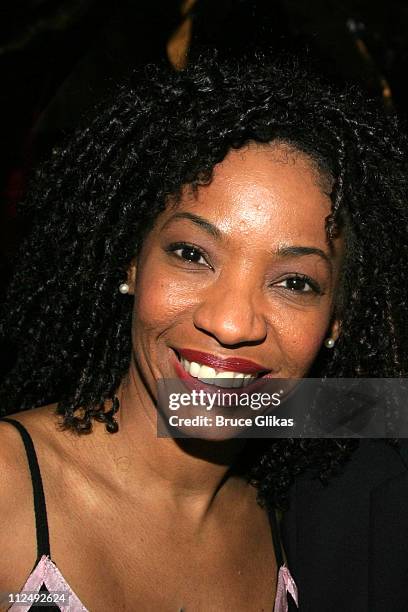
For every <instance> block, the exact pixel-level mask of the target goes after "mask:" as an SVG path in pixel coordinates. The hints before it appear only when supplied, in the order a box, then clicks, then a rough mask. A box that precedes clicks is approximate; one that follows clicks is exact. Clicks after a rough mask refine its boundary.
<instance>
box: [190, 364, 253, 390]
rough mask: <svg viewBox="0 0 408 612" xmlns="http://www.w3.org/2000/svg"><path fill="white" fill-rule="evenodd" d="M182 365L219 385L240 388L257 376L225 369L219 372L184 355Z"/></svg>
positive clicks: (208, 381)
mask: <svg viewBox="0 0 408 612" xmlns="http://www.w3.org/2000/svg"><path fill="white" fill-rule="evenodd" d="M181 365H182V366H183V369H184V370H185V371H186V372H187V373H188V374H190V376H193V377H194V378H198V380H202V381H204V382H206V383H207V384H212V385H217V386H218V387H225V388H228V387H234V388H237V389H238V388H240V387H246V386H247V385H249V384H250V383H251V382H252V381H253V380H255V378H256V376H252V375H251V374H243V373H242V372H225V371H224V370H221V371H219V372H217V371H216V370H215V369H214V368H210V367H209V366H207V365H201V364H199V363H197V362H196V361H191V362H190V361H187V359H184V357H182V358H181Z"/></svg>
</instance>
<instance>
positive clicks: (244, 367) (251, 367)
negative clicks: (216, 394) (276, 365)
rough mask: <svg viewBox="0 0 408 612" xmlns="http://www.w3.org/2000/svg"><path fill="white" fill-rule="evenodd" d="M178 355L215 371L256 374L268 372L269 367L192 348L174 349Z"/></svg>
mask: <svg viewBox="0 0 408 612" xmlns="http://www.w3.org/2000/svg"><path fill="white" fill-rule="evenodd" d="M176 352H177V353H178V355H179V356H180V357H184V359H187V361H190V362H192V361H194V362H196V363H199V364H201V365H206V366H209V367H210V368H214V370H217V371H224V372H241V373H243V374H252V375H253V376H256V375H258V374H261V373H266V372H269V371H270V369H269V368H267V367H266V366H263V365H261V364H259V363H256V362H254V361H250V360H248V359H242V358H239V357H227V358H226V359H223V358H222V357H217V356H215V355H210V354H209V353H203V352H201V351H196V350H193V349H176Z"/></svg>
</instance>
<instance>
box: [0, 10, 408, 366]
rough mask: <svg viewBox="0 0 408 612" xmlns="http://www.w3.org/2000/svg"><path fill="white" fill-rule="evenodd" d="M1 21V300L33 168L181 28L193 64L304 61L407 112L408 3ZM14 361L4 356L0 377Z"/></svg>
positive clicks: (53, 14)
mask: <svg viewBox="0 0 408 612" xmlns="http://www.w3.org/2000/svg"><path fill="white" fill-rule="evenodd" d="M186 15H187V17H186ZM0 17H1V19H0V78H1V85H0V134H1V147H0V193H1V203H0V299H2V296H3V294H4V288H5V287H6V284H7V280H8V279H9V277H10V274H11V271H12V260H13V256H14V254H15V253H16V249H17V247H18V244H19V242H20V240H21V237H22V235H23V234H24V232H25V231H26V229H27V228H26V227H24V226H23V224H22V223H21V222H20V221H19V220H18V218H17V216H16V204H17V202H18V200H19V199H20V198H21V197H22V195H23V194H24V189H25V185H26V180H27V175H28V174H29V171H30V168H32V167H33V165H35V164H36V163H37V162H38V161H39V160H41V159H42V158H43V157H44V156H47V155H49V154H50V153H51V150H52V147H53V146H54V145H55V144H56V143H57V142H58V141H59V140H60V139H61V138H62V137H63V136H65V135H66V134H69V133H70V132H71V131H72V130H73V128H74V126H75V125H76V124H77V123H78V121H79V118H80V117H81V115H82V114H83V113H84V112H85V111H86V110H87V109H88V108H90V107H91V106H92V105H93V104H94V102H95V101H96V100H97V99H98V98H99V97H100V96H101V95H103V94H104V93H107V92H108V91H109V89H110V88H111V87H112V86H113V85H114V84H115V83H117V82H118V81H120V80H121V79H122V78H123V77H124V76H126V74H127V73H128V72H129V71H130V70H131V69H132V68H133V67H140V66H141V65H143V64H146V63H148V62H151V61H155V60H160V59H161V60H164V61H168V62H169V63H170V61H169V55H168V50H167V48H168V44H169V40H170V39H171V37H172V36H173V38H174V36H175V32H182V31H183V28H184V29H185V28H187V29H188V31H189V32H190V41H189V45H188V49H189V57H194V56H195V55H197V54H198V53H199V51H200V49H201V48H202V47H207V46H210V47H217V48H218V49H219V51H220V53H221V54H228V55H239V54H240V53H242V52H244V51H246V50H247V49H248V48H249V47H251V46H257V47H262V46H265V47H268V48H272V50H274V51H275V50H276V52H280V51H285V50H298V51H299V52H300V53H302V54H304V53H305V52H306V53H308V54H309V56H310V58H311V60H313V61H314V63H315V65H316V66H317V67H318V69H319V70H320V71H321V72H326V73H329V75H330V76H331V77H332V78H335V79H337V80H340V81H342V80H347V81H353V82H358V83H359V84H360V85H361V86H362V87H363V88H365V89H366V90H367V94H368V95H371V96H376V97H378V98H379V99H381V100H382V102H383V103H384V105H385V107H386V108H387V109H394V108H395V109H397V110H398V111H399V112H400V113H402V114H406V104H407V99H408V84H407V78H406V74H407V65H408V42H407V34H408V2H406V0H405V1H404V0H398V1H395V2H386V1H378V0H371V1H369V0H348V1H344V2H341V1H335V0H329V1H323V0H309V1H308V2H305V1H294V0H279V1H277V0H196V2H195V3H194V2H193V0H190V3H189V2H188V0H187V2H186V1H184V3H183V2H181V1H180V0H177V1H176V0H161V1H154V0H150V2H146V1H144V0H139V1H137V0H133V1H131V0H122V1H120V0H119V1H117V2H113V1H109V0H98V1H96V0H52V1H51V0H26V1H22V0H10V1H6V0H2V4H1V8H0ZM186 20H188V23H187V21H186ZM183 24H184V25H183ZM180 28H181V30H180ZM305 50H306V51H305ZM10 359H11V356H10V355H8V353H7V349H4V348H3V349H2V354H1V355H0V373H1V370H2V369H4V368H5V366H6V364H7V363H8V362H10Z"/></svg>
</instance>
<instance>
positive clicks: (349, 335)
mask: <svg viewBox="0 0 408 612" xmlns="http://www.w3.org/2000/svg"><path fill="white" fill-rule="evenodd" d="M277 139H279V140H280V141H286V142H288V143H290V144H291V145H293V146H295V147H296V148H297V149H299V150H300V151H303V152H305V153H307V154H308V155H309V156H310V157H311V158H312V159H313V160H314V161H315V162H316V163H317V164H318V166H319V167H320V168H321V170H322V171H323V172H326V173H327V172H328V173H330V176H331V177H332V180H333V189H332V193H331V198H332V212H331V215H330V216H329V218H328V219H327V233H328V240H329V241H330V239H331V237H332V236H333V235H334V233H335V232H336V228H338V226H339V225H341V224H343V225H344V226H346V227H347V236H346V238H347V244H348V248H347V253H346V261H345V264H344V274H343V287H342V293H341V296H339V299H338V304H337V308H338V311H339V312H341V320H342V333H341V335H340V338H339V340H338V342H337V343H336V347H335V348H334V349H333V350H331V351H328V350H326V349H325V348H324V347H323V348H322V350H321V351H320V353H319V355H318V357H317V360H316V362H315V364H314V367H313V372H312V375H313V376H319V377H330V376H332V377H362V376H366V377H367V376H369V377H397V376H404V375H405V373H406V370H407V365H406V364H407V351H408V326H406V325H404V313H405V310H406V306H407V285H408V242H407V240H406V237H407V228H408V208H407V178H406V177H407V174H406V170H407V169H406V159H407V156H406V152H407V146H406V138H405V136H404V135H403V129H402V127H401V125H400V123H399V121H398V119H397V118H396V117H395V116H390V115H388V116H385V115H384V114H383V113H382V111H381V109H379V108H378V107H377V105H376V104H375V103H374V102H372V101H368V100H366V99H365V98H364V96H363V95H362V94H360V93H359V92H358V91H357V90H356V89H355V88H354V87H352V88H349V89H347V90H339V89H337V88H334V87H333V86H329V85H328V84H325V83H322V82H321V81H320V79H319V78H317V77H316V76H313V75H312V74H310V73H309V72H308V71H307V70H305V69H304V68H302V67H299V65H298V63H297V62H296V61H295V60H284V59H280V60H273V61H272V60H271V59H269V58H268V57H263V56H260V55H259V54H254V55H253V56H252V57H250V58H248V57H246V58H244V59H241V60H236V59H234V60H222V61H220V60H218V59H217V57H213V56H212V57H205V58H201V59H200V60H198V61H196V62H195V63H194V64H192V65H190V66H188V68H187V69H186V70H183V71H181V72H174V71H172V70H171V69H170V68H168V67H164V66H163V67H161V66H148V67H147V68H145V69H144V71H143V72H142V74H138V75H134V76H133V77H132V78H131V79H130V80H129V81H128V82H127V83H126V84H124V85H122V86H120V87H119V88H118V91H117V92H116V94H115V96H114V98H113V99H112V100H110V102H109V103H108V104H105V105H103V106H102V107H100V108H98V109H97V112H96V113H95V116H94V117H93V118H92V119H91V120H89V121H88V123H87V124H85V126H84V127H83V128H82V129H79V130H78V131H77V132H76V133H75V135H74V137H73V138H71V139H70V140H69V142H67V143H66V144H64V145H62V146H60V147H57V148H56V149H55V150H54V151H53V155H52V157H51V159H50V160H48V161H47V162H46V163H45V164H43V165H42V167H40V168H39V169H38V170H37V171H36V174H35V176H34V177H33V180H32V185H31V189H30V191H29V194H28V196H27V197H26V199H25V201H24V202H23V203H22V208H23V210H24V211H25V213H27V214H28V215H30V216H31V218H32V230H31V233H30V235H29V236H28V238H27V239H26V241H25V242H24V244H23V246H22V249H21V253H20V254H19V256H18V259H19V263H18V265H17V267H16V271H15V274H14V278H13V281H12V283H11V286H10V288H9V292H8V298H7V301H6V304H5V307H4V308H3V313H2V317H1V326H0V333H1V334H2V335H3V336H7V337H8V338H9V340H11V341H12V342H13V343H14V344H15V345H16V346H17V348H18V358H17V361H16V364H15V367H14V368H13V369H12V371H11V372H10V373H9V375H8V376H7V378H6V380H5V381H4V383H3V385H2V389H1V395H0V407H1V408H0V410H1V411H2V412H3V414H6V413H10V412H12V411H16V410H27V409H29V408H32V407H35V406H40V405H44V404H47V403H50V402H53V401H58V404H57V414H59V415H62V416H63V426H64V427H65V428H70V429H72V430H75V431H77V432H78V433H87V432H90V431H91V430H92V419H96V420H98V421H102V422H105V424H106V427H107V429H108V431H110V432H112V433H114V432H115V431H116V430H117V423H116V420H115V418H114V414H115V412H116V410H117V409H118V407H119V406H118V400H117V398H116V396H115V392H116V391H117V388H118V386H119V383H120V381H121V380H122V378H123V377H124V376H125V375H126V373H127V370H128V368H129V362H130V355H131V333H130V330H131V315H132V299H131V298H130V297H124V296H123V295H121V294H120V293H119V292H118V286H119V284H120V283H121V282H123V281H124V280H125V279H126V272H127V269H128V266H129V263H130V261H131V260H132V258H134V257H135V255H137V253H138V249H139V248H140V246H141V244H142V242H143V239H144V237H145V236H146V234H147V232H148V231H149V229H150V228H151V227H152V225H153V223H154V221H155V219H156V217H157V215H158V214H159V213H160V212H162V211H163V210H164V209H165V207H166V204H167V202H168V201H169V197H170V196H172V197H174V196H175V197H177V196H178V195H179V194H180V192H181V188H182V186H183V185H185V184H192V185H193V186H197V185H200V184H204V183H208V182H209V181H211V177H212V170H213V168H214V166H215V165H216V164H217V163H218V162H221V161H222V160H223V159H224V158H225V156H226V154H227V153H228V151H229V150H231V149H232V148H235V149H238V148H240V147H243V146H244V145H245V144H246V143H248V142H249V141H255V142H257V143H269V142H271V141H274V140H277ZM107 407H108V408H109V409H107ZM356 444H357V443H356V441H355V440H341V441H336V440H330V439H326V440H313V439H309V440H307V439H304V440H294V439H282V440H273V441H271V440H268V441H267V443H262V444H260V445H258V446H257V448H258V452H255V453H253V454H252V459H251V462H250V464H251V465H250V466H249V467H250V477H251V479H252V482H253V483H254V484H256V486H257V487H258V490H259V498H260V500H261V501H263V502H264V503H267V504H268V505H269V504H270V505H274V504H278V505H279V504H283V503H284V499H285V494H286V491H287V490H288V487H289V485H290V483H291V482H292V481H293V478H294V477H295V475H296V474H298V473H299V472H300V471H302V470H304V469H306V468H308V467H314V468H315V469H316V470H317V473H318V474H319V475H320V477H321V478H322V479H324V478H327V477H328V476H329V475H330V474H332V473H333V472H335V471H336V470H337V469H338V468H339V466H341V465H342V464H343V462H344V461H345V460H346V459H347V457H348V456H349V455H350V454H351V453H352V451H353V449H354V448H355V446H356ZM261 448H262V452H261V451H260V450H259V449H261Z"/></svg>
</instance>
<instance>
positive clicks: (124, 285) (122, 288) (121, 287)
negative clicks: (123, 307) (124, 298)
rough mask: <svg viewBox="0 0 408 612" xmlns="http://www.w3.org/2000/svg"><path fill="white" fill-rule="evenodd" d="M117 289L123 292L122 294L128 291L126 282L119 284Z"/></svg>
mask: <svg viewBox="0 0 408 612" xmlns="http://www.w3.org/2000/svg"><path fill="white" fill-rule="evenodd" d="M119 291H120V293H123V295H125V294H126V293H129V285H128V284H127V283H122V284H121V285H119Z"/></svg>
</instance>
